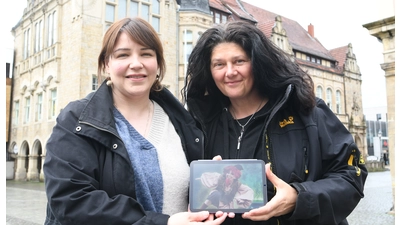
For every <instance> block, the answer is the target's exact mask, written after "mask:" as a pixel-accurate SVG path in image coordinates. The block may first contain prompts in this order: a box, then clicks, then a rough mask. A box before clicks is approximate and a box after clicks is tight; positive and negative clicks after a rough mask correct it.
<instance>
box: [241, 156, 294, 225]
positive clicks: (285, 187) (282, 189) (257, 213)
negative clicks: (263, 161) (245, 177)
mask: <svg viewBox="0 0 400 225" xmlns="http://www.w3.org/2000/svg"><path fill="white" fill-rule="evenodd" d="M265 172H266V174H267V178H268V180H269V181H271V183H272V184H273V185H274V186H275V187H276V194H275V196H274V197H273V198H272V199H271V201H269V202H268V203H267V204H266V205H265V206H263V207H260V208H258V209H253V210H251V211H249V212H246V213H244V214H243V216H242V217H243V218H245V219H250V220H253V221H264V220H268V219H270V218H272V217H277V216H281V215H285V214H288V213H290V212H292V211H293V210H294V208H295V206H296V200H297V191H296V189H294V188H293V187H292V186H290V185H289V184H287V183H286V182H284V181H283V180H281V179H279V178H278V177H277V176H276V175H275V174H273V173H272V171H271V168H270V164H267V165H265Z"/></svg>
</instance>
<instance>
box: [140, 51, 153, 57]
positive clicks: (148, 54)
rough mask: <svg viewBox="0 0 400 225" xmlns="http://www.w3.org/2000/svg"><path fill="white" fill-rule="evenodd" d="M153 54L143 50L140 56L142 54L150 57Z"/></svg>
mask: <svg viewBox="0 0 400 225" xmlns="http://www.w3.org/2000/svg"><path fill="white" fill-rule="evenodd" d="M153 55H154V54H153V53H150V52H144V53H143V54H142V56H144V57H152V56H153Z"/></svg>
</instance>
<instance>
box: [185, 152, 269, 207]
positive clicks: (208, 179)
mask: <svg viewBox="0 0 400 225" xmlns="http://www.w3.org/2000/svg"><path fill="white" fill-rule="evenodd" d="M266 180H267V179H266V174H265V163H264V161H262V160H256V159H242V160H239V159H238V160H198V161H193V162H192V163H191V164H190V190H189V204H190V206H189V208H190V211H192V212H198V211H203V210H205V211H209V212H210V213H215V212H217V211H223V212H234V213H244V212H247V211H250V210H251V209H254V208H259V207H261V206H264V205H265V204H266V203H267V201H268V198H267V181H266Z"/></svg>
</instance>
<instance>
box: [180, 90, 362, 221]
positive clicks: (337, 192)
mask: <svg viewBox="0 0 400 225" xmlns="http://www.w3.org/2000/svg"><path fill="white" fill-rule="evenodd" d="M291 91H292V87H291V86H288V88H287V90H286V93H284V94H283V95H282V97H280V98H278V99H277V100H276V101H275V103H274V104H273V107H272V109H270V111H269V112H270V114H269V116H267V117H266V119H265V120H263V121H265V122H264V128H263V132H262V133H260V138H258V140H257V147H256V148H255V149H248V148H246V146H241V152H240V156H241V157H242V158H258V159H262V160H264V161H265V162H266V163H271V168H272V171H273V172H274V173H275V174H276V175H277V176H278V177H279V178H280V179H282V180H283V181H285V182H287V183H289V184H291V185H292V186H293V187H294V188H296V190H297V191H298V198H297V203H296V206H295V209H294V211H293V212H292V213H290V214H289V215H284V216H280V217H277V218H271V219H270V220H269V221H264V222H252V221H250V220H243V219H242V218H241V215H236V218H235V219H227V220H226V221H225V222H224V224H237V225H239V224H240V225H248V224H260V225H261V224H265V225H266V224H268V225H269V224H273V225H278V224H279V225H289V224H290V225H313V224H340V225H344V224H348V223H347V220H346V217H347V216H348V215H349V214H350V213H351V212H352V210H353V209H354V208H355V207H356V205H357V204H358V202H359V201H360V199H361V198H362V197H363V196H364V194H363V189H364V183H365V180H366V177H367V170H366V167H365V164H364V160H363V158H362V155H361V154H360V151H359V149H358V148H357V146H356V144H355V143H354V140H353V137H352V135H351V134H350V133H349V131H348V130H347V129H346V128H345V126H344V125H343V124H342V123H341V122H340V121H339V119H338V118H337V116H336V115H335V114H334V113H333V112H332V111H331V110H330V109H329V108H328V106H327V105H326V104H325V103H324V102H323V101H322V100H321V99H317V102H316V103H317V104H316V107H315V108H314V109H313V110H312V112H311V114H309V115H305V114H302V113H300V112H298V111H296V110H293V109H292V107H290V105H289V104H288V100H289V98H291V97H290V93H291ZM188 96H189V98H188V109H189V112H190V113H191V114H192V115H193V117H194V118H195V119H196V121H197V124H198V126H199V127H201V128H202V130H203V131H204V133H205V137H206V141H205V145H206V150H205V151H206V153H205V154H206V158H207V157H212V155H215V154H216V153H217V151H219V153H220V154H221V156H222V159H228V158H229V154H227V152H229V151H230V155H236V153H232V152H233V151H236V149H235V148H233V149H217V150H215V149H212V148H213V146H207V139H210V136H209V135H210V133H214V135H215V131H213V130H210V129H213V127H216V125H215V123H218V121H219V122H220V121H221V120H220V118H222V117H221V115H222V114H223V113H227V110H226V108H225V107H226V106H225V105H224V104H223V103H222V101H219V100H218V98H217V97H215V96H213V97H212V98H209V96H204V97H202V98H190V95H188ZM225 133H226V132H225ZM222 136H223V135H222ZM256 139H257V138H256ZM225 140H228V139H225ZM224 143H225V142H224ZM228 145H229V144H224V146H228ZM210 151H213V153H212V154H211V155H209V152H210ZM274 195H275V193H274V188H273V187H272V183H270V182H269V183H268V198H269V200H270V199H271V198H272V197H273V196H274Z"/></svg>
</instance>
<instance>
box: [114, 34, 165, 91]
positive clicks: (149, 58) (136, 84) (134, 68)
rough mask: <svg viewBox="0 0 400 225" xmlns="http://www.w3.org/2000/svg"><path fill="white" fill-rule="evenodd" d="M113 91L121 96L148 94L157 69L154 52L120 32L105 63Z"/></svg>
mask: <svg viewBox="0 0 400 225" xmlns="http://www.w3.org/2000/svg"><path fill="white" fill-rule="evenodd" d="M106 71H107V72H108V73H109V74H110V78H111V81H112V83H113V93H114V95H118V96H119V97H123V98H132V97H145V96H147V97H148V96H149V94H150V89H151V87H152V85H153V84H154V82H155V80H156V75H157V71H158V64H157V56H156V52H155V51H154V50H152V49H150V48H147V47H145V46H142V45H139V44H138V43H136V42H135V41H133V40H132V39H131V38H130V37H129V36H128V35H127V34H126V33H125V32H122V33H121V34H120V35H119V37H118V39H117V42H116V44H115V46H114V49H113V52H112V54H111V56H110V58H109V61H108V62H107V64H106Z"/></svg>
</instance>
